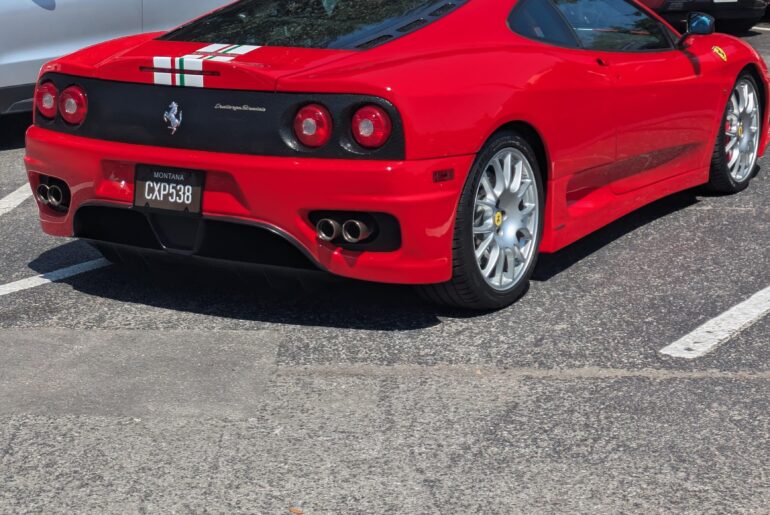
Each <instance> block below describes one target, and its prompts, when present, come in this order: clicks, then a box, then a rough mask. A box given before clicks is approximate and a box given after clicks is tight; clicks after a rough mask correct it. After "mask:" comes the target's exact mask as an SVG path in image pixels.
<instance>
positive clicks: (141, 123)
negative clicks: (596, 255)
mask: <svg viewBox="0 0 770 515" xmlns="http://www.w3.org/2000/svg"><path fill="white" fill-rule="evenodd" d="M713 30H714V29H713V18H711V17H709V16H707V15H703V14H696V15H693V16H692V17H691V18H690V20H689V26H688V32H687V33H685V34H684V35H680V34H679V33H677V32H676V31H675V30H674V29H672V28H671V27H670V26H669V25H667V24H666V23H665V22H664V21H662V20H661V19H660V18H658V17H657V15H655V14H654V13H653V12H651V11H650V10H649V9H647V8H646V7H644V6H642V5H641V4H639V3H637V2H635V1H631V0H292V1H290V2H286V1H279V0H241V1H238V2H235V3H233V4H231V5H229V6H227V7H225V8H223V9H221V10H218V11H214V12H212V13H210V14H208V15H206V16H203V17H202V18H199V19H197V20H195V21H193V22H191V23H189V24H187V25H184V26H182V27H180V28H178V29H176V30H173V31H172V32H169V33H165V34H149V35H140V36H134V37H127V38H123V39H119V40H116V41H112V42H108V43H104V44H101V45H97V46H94V47H91V48H87V49H85V50H82V51H80V52H77V53H75V54H73V55H70V56H67V57H64V58H61V59H58V60H56V61H54V62H52V63H50V64H48V65H46V66H45V67H44V68H43V69H42V71H41V75H40V79H39V82H38V85H37V91H36V113H35V121H34V126H33V127H31V128H30V129H29V132H28V133H27V154H26V166H27V170H28V173H29V180H30V182H31V185H32V187H33V189H34V190H35V191H36V193H37V195H36V197H37V201H38V204H39V208H40V217H41V220H42V226H43V230H44V231H45V232H47V233H49V234H52V235H57V236H67V237H71V236H75V237H78V238H82V239H85V240H87V241H89V242H91V243H93V244H94V245H96V246H97V248H99V249H100V250H102V251H103V252H104V253H105V255H106V256H107V257H108V258H109V259H112V260H116V261H117V260H121V259H124V258H125V257H126V256H131V255H132V254H133V253H142V254H153V253H162V254H174V255H177V256H179V259H203V260H206V259H214V260H226V261H235V262H247V263H257V264H263V265H274V266H284V267H303V266H310V267H317V268H320V269H322V270H326V271H328V272H331V273H333V274H338V275H341V276H346V277H351V278H356V279H362V280H367V281H377V282H387V283H401V284H414V285H419V286H420V289H421V291H423V292H424V293H425V295H426V296H427V297H428V298H429V299H433V300H435V301H438V302H442V303H448V304H453V305H457V306H462V307H466V308H476V309H493V308H497V307H501V306H504V305H507V304H509V303H511V302H513V301H515V300H516V299H517V298H518V297H519V296H520V295H521V294H522V293H523V292H524V291H525V289H526V286H527V283H528V280H529V278H530V276H531V274H532V271H533V268H534V266H535V262H536V259H537V256H538V254H539V253H540V252H554V251H557V250H559V249H561V248H563V247H565V246H567V245H569V244H570V243H572V242H574V241H576V240H578V239H579V238H581V237H583V236H585V235H587V234H589V233H591V232H592V231H595V230H597V229H599V228H600V227H602V226H604V225H606V224H608V223H609V222H611V221H613V220H616V219H617V218H619V217H621V216H623V215H625V214H627V213H629V212H631V211H633V210H634V209H637V208H639V207H640V206H642V205H644V204H647V203H649V202H652V201H654V200H656V199H659V198H661V197H664V196H666V195H669V194H671V193H674V192H676V191H679V190H683V189H686V188H692V187H694V186H698V185H705V184H707V185H709V186H710V187H711V188H712V189H714V190H717V191H721V192H738V191H740V190H742V189H744V188H745V187H746V186H747V185H748V183H749V181H750V180H751V178H752V176H753V174H754V171H755V168H756V161H757V156H758V154H761V153H762V152H763V150H764V147H765V144H766V141H767V134H768V127H767V122H768V120H767V115H766V110H765V106H766V104H767V100H768V76H767V68H766V66H765V64H764V62H763V61H762V59H761V58H760V56H759V55H758V54H757V52H755V51H754V50H753V49H752V48H751V47H749V46H748V45H746V44H744V43H742V42H741V41H740V40H738V39H735V38H733V37H730V36H727V35H722V34H713Z"/></svg>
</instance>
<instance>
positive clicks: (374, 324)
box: [30, 191, 697, 331]
mask: <svg viewBox="0 0 770 515" xmlns="http://www.w3.org/2000/svg"><path fill="white" fill-rule="evenodd" d="M695 203H697V197H696V193H695V192H690V191H688V192H684V193H680V194H677V195H673V196H671V197H668V198H666V199H663V200H660V201H658V202H655V203H653V204H651V205H649V206H647V207H645V208H642V209H640V210H639V211H636V212H634V213H632V214H630V215H628V216H626V217H624V218H622V219H620V220H618V221H616V222H614V223H612V224H610V225H609V226H607V227H605V228H604V229H601V230H599V231H597V232H596V233H594V234H592V235H590V236H588V237H586V238H585V239H583V240H581V241H579V242H577V243H575V244H573V245H570V246H569V247H567V248H565V249H564V250H561V251H559V252H557V253H555V254H549V255H543V256H542V257H541V259H540V262H539V264H538V266H537V268H536V271H535V275H534V277H533V280H534V281H547V280H548V279H550V278H552V277H554V276H556V275H557V274H560V273H562V272H564V271H566V270H568V269H569V268H570V267H572V266H573V265H574V264H576V263H578V262H579V261H581V260H582V259H584V258H585V257H587V256H589V255H591V254H593V253H594V252H597V251H598V250H600V249H601V248H602V247H604V246H606V245H608V244H609V243H611V242H613V241H615V240H617V239H618V238H621V237H623V236H625V235H627V234H629V233H631V232H633V231H634V230H636V229H637V228H640V227H642V226H644V225H646V224H649V223H650V222H653V221H654V220H657V219H659V218H661V217H665V216H667V215H669V214H671V213H674V212H676V211H679V210H681V209H684V208H686V207H688V206H691V205H693V204H695ZM75 255H82V256H84V258H83V260H88V259H93V258H94V257H96V256H97V254H96V253H95V251H94V250H93V249H92V248H91V247H90V246H89V245H87V244H86V243H84V242H82V241H73V242H69V243H66V244H64V245H61V246H59V247H56V248H54V249H51V250H49V251H47V252H45V253H43V254H41V255H40V256H39V257H38V258H37V259H36V260H35V261H33V262H32V263H30V267H31V268H32V269H33V270H36V271H38V272H40V273H45V272H49V271H51V270H53V269H55V268H56V267H57V266H59V263H61V262H62V261H63V260H64V261H70V262H71V261H72V256H75ZM65 256H67V257H66V259H65V258H64V257H65ZM153 265H154V266H153V267H152V268H147V267H145V266H144V265H143V264H142V263H134V264H133V265H131V266H113V267H110V268H107V269H104V270H100V271H96V272H91V273H88V274H85V275H81V276H76V277H73V278H70V279H68V280H66V281H65V282H66V283H68V284H69V285H71V286H72V288H73V289H75V290H76V291H79V292H81V293H84V294H87V295H90V296H94V297H100V298H104V299H109V300H113V301H117V302H121V303H128V304H136V305H146V306H151V307H155V308H161V309H167V310H171V311H181V312H190V313H197V314H201V315H207V316H214V317H221V318H224V319H234V320H242V321H258V322H268V323H278V324H289V325H300V326H321V327H333V328H347V329H361V330H372V331H409V330H415V329H424V328H428V327H433V326H436V325H439V324H440V323H441V320H442V318H444V317H446V318H473V317H479V316H483V315H484V314H483V313H478V312H468V311H461V310H454V309H449V308H443V307H437V306H434V305H431V304H429V303H427V302H424V301H423V300H421V299H420V297H419V296H418V295H416V293H415V290H414V289H413V288H411V287H408V286H395V285H383V284H374V283H365V282H360V281H353V280H348V279H343V278H339V277H334V276H331V275H329V274H326V273H323V272H312V271H296V270H282V269H264V268H254V267H232V266H227V267H220V266H200V265H198V264H188V263H184V262H179V261H168V262H165V261H164V262H153ZM118 309H119V308H118ZM512 309H514V310H515V305H514V307H513V308H512Z"/></svg>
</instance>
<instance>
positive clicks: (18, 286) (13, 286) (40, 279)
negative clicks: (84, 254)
mask: <svg viewBox="0 0 770 515" xmlns="http://www.w3.org/2000/svg"><path fill="white" fill-rule="evenodd" d="M110 264H111V263H110V262H109V261H107V260H106V259H95V260H93V261H86V262H85V263H80V264H79V265H74V266H70V267H67V268H61V269H59V270H54V271H53V272H48V273H47V274H41V275H36V276H35V277H28V278H26V279H22V280H20V281H16V282H12V283H8V284H2V285H0V297H3V296H4V295H10V294H11V293H16V292H19V291H22V290H29V289H30V288H36V287H38V286H43V285H45V284H49V283H52V282H55V281H61V280H62V279H67V278H68V277H73V276H75V275H80V274H84V273H86V272H91V271H92V270H98V269H99V268H104V267H106V266H109V265H110Z"/></svg>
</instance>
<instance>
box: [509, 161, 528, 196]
mask: <svg viewBox="0 0 770 515" xmlns="http://www.w3.org/2000/svg"><path fill="white" fill-rule="evenodd" d="M523 179H524V161H521V160H519V161H516V165H515V166H514V169H513V179H512V180H511V186H510V188H508V191H510V192H511V193H517V192H518V191H519V190H520V189H521V183H522V181H523Z"/></svg>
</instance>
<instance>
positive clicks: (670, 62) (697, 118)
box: [552, 0, 715, 194]
mask: <svg viewBox="0 0 770 515" xmlns="http://www.w3.org/2000/svg"><path fill="white" fill-rule="evenodd" d="M552 1H553V2H554V3H555V4H556V5H557V7H558V8H559V10H560V11H561V12H562V14H563V15H564V17H565V18H566V19H567V20H568V22H569V23H570V25H571V26H572V27H573V28H574V29H575V32H576V34H577V36H578V38H579V39H580V44H581V46H582V47H583V48H585V49H586V50H590V51H595V52H600V53H601V54H602V58H603V59H605V60H606V61H607V63H608V64H609V66H610V67H611V68H612V73H613V76H614V80H615V91H616V93H617V97H616V101H617V105H616V109H617V164H616V166H615V167H613V168H611V169H610V170H609V172H608V173H609V176H608V180H609V181H610V183H611V184H612V190H613V191H614V192H615V193H618V194H625V193H628V192H631V191H634V190H637V189H640V188H644V187H646V186H649V185H651V184H654V183H657V182H659V181H662V180H665V179H667V178H670V177H672V176H675V175H677V174H681V173H686V172H689V171H692V170H694V169H696V168H699V167H703V166H704V162H703V158H704V155H710V151H711V148H712V147H713V144H714V142H713V141H711V135H712V133H713V130H714V127H713V125H714V118H715V111H714V109H715V107H714V104H715V102H714V101H715V97H714V95H713V94H712V92H711V91H709V90H710V89H711V88H712V86H711V85H709V84H708V82H707V81H706V79H705V77H704V76H703V75H702V74H701V73H700V71H701V70H700V65H699V62H698V60H697V58H696V57H695V56H693V55H690V54H688V53H686V52H684V51H681V50H679V49H677V48H675V43H674V41H673V38H672V33H671V32H670V29H668V28H667V27H666V26H665V25H663V24H662V23H660V21H659V20H657V19H656V18H654V17H653V16H651V15H650V14H649V13H648V12H646V11H645V10H644V9H641V8H640V7H639V6H637V5H635V4H634V3H633V2H631V1H629V0H552Z"/></svg>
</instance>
